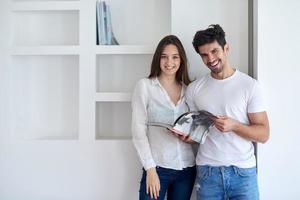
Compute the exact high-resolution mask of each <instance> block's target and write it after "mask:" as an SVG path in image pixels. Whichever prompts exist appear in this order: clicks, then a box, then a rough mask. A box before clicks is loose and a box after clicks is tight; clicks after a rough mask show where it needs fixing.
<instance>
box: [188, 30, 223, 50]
mask: <svg viewBox="0 0 300 200" xmlns="http://www.w3.org/2000/svg"><path fill="white" fill-rule="evenodd" d="M214 41H217V42H218V43H219V45H220V46H221V47H222V49H223V50H224V46H225V44H226V40H225V32H224V31H223V29H222V27H221V26H220V25H219V24H211V25H209V26H208V28H207V29H205V30H200V31H197V32H196V34H195V36H194V39H193V46H194V48H195V51H196V52H197V53H199V49H198V48H199V47H200V46H202V45H205V44H208V43H212V42H214Z"/></svg>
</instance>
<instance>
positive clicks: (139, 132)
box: [131, 79, 156, 170]
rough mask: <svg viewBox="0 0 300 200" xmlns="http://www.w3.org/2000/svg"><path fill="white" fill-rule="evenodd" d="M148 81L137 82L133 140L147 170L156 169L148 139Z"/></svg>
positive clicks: (133, 102) (133, 99)
mask: <svg viewBox="0 0 300 200" xmlns="http://www.w3.org/2000/svg"><path fill="white" fill-rule="evenodd" d="M146 84H147V83H146V79H142V80H140V81H139V82H137V84H136V86H135V89H134V92H133V95H132V101H131V102H132V103H131V107H132V124H131V129H132V140H133V144H134V146H135V148H136V150H137V152H138V155H139V158H140V160H141V162H142V165H143V167H144V169H145V170H147V169H149V168H151V167H155V166H156V165H155V162H154V160H153V157H152V153H151V148H150V144H149V140H148V137H147V122H148V116H147V106H148V93H147V87H146Z"/></svg>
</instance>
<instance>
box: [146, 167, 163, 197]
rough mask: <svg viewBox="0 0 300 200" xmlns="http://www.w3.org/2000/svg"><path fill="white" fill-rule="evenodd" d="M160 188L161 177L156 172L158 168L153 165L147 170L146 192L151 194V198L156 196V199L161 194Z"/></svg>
mask: <svg viewBox="0 0 300 200" xmlns="http://www.w3.org/2000/svg"><path fill="white" fill-rule="evenodd" d="M159 190H160V182H159V178H158V175H157V172H156V168H155V167H152V168H150V169H148V170H147V177H146V192H147V194H149V192H150V197H151V199H152V198H153V197H154V199H157V197H158V196H159Z"/></svg>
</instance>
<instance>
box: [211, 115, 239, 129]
mask: <svg viewBox="0 0 300 200" xmlns="http://www.w3.org/2000/svg"><path fill="white" fill-rule="evenodd" d="M214 122H215V127H216V128H217V129H218V130H219V131H221V132H229V131H234V130H235V128H236V127H237V125H238V124H239V122H238V121H236V120H235V119H232V118H230V117H226V116H218V117H216V118H214Z"/></svg>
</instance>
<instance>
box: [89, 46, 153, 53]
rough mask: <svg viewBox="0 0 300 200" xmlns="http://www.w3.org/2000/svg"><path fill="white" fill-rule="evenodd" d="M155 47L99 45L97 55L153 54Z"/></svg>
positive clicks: (96, 50)
mask: <svg viewBox="0 0 300 200" xmlns="http://www.w3.org/2000/svg"><path fill="white" fill-rule="evenodd" d="M154 50H155V47H154V46H146V45H107V46H106V45H98V46H96V48H95V52H96V54H153V53H154Z"/></svg>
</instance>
